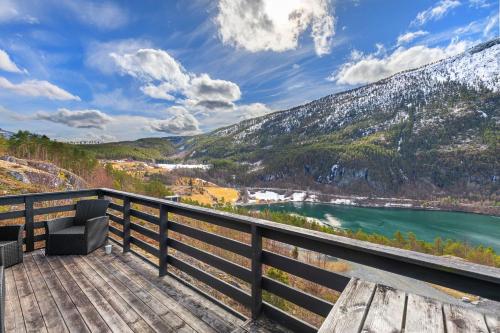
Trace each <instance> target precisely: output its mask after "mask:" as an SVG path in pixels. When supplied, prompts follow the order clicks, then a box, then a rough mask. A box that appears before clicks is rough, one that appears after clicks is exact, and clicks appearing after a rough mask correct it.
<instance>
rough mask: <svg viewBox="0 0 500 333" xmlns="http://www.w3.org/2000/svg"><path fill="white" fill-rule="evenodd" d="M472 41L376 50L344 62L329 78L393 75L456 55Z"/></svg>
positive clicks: (353, 80)
mask: <svg viewBox="0 0 500 333" xmlns="http://www.w3.org/2000/svg"><path fill="white" fill-rule="evenodd" d="M469 46H470V43H469V42H466V41H460V42H452V43H451V44H449V45H448V46H447V47H444V48H440V47H427V46H424V45H417V46H413V47H410V48H404V47H399V48H397V49H396V50H395V51H394V52H392V53H391V54H388V55H386V56H383V57H378V56H375V55H374V54H369V55H363V56H361V57H360V58H358V59H357V60H351V61H349V62H347V63H345V64H344V65H342V66H341V68H340V70H339V71H338V73H337V74H334V75H332V76H330V77H329V78H328V79H329V80H331V81H336V82H337V83H339V84H348V85H356V84H364V83H370V82H375V81H377V80H380V79H383V78H386V77H389V76H391V75H393V74H396V73H398V72H401V71H404V70H408V69H412V68H418V67H421V66H423V65H426V64H429V63H432V62H435V61H438V60H441V59H444V58H446V57H450V56H453V55H456V54H458V53H460V52H463V51H465V50H466V49H467V48H468V47H469Z"/></svg>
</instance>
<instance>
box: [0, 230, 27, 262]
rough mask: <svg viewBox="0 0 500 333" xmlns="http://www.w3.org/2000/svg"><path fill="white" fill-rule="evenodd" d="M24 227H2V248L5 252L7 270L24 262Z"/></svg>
mask: <svg viewBox="0 0 500 333" xmlns="http://www.w3.org/2000/svg"><path fill="white" fill-rule="evenodd" d="M23 230H24V226H23V225H6V226H1V227H0V248H3V251H4V258H3V259H4V261H3V265H4V267H5V268H7V267H10V266H13V265H15V264H19V263H22V262H23Z"/></svg>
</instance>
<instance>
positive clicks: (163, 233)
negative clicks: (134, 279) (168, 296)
mask: <svg viewBox="0 0 500 333" xmlns="http://www.w3.org/2000/svg"><path fill="white" fill-rule="evenodd" d="M158 242H159V243H160V258H159V260H160V269H159V275H160V277H161V276H165V275H167V258H168V210H167V206H165V205H160V237H159V239H158Z"/></svg>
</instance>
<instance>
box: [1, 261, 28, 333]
mask: <svg viewBox="0 0 500 333" xmlns="http://www.w3.org/2000/svg"><path fill="white" fill-rule="evenodd" d="M5 282H6V286H5V287H6V297H5V298H6V311H5V331H6V332H9V333H10V332H16V333H17V332H19V333H23V332H26V326H25V325H24V316H23V311H22V309H21V303H20V302H19V295H18V294H17V288H16V281H15V280H14V274H13V273H12V270H11V269H7V270H6V271H5Z"/></svg>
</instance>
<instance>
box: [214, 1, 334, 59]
mask: <svg viewBox="0 0 500 333" xmlns="http://www.w3.org/2000/svg"><path fill="white" fill-rule="evenodd" d="M218 7H219V14H218V15H217V23H218V26H219V36H220V38H221V39H222V41H223V42H224V43H226V44H229V45H232V46H235V47H242V48H244V49H246V50H248V51H250V52H258V51H277V52H282V51H286V50H292V49H296V48H297V46H298V43H299V38H300V35H301V34H302V33H304V32H305V31H306V30H307V29H308V28H309V27H310V29H311V37H312V39H313V41H314V47H315V50H316V54H318V55H319V56H321V55H324V54H327V53H329V52H330V47H331V45H330V44H331V38H332V37H333V35H334V19H333V16H332V15H331V13H330V11H331V9H330V8H329V7H330V1H329V0H295V1H276V0H219V6H218Z"/></svg>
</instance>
